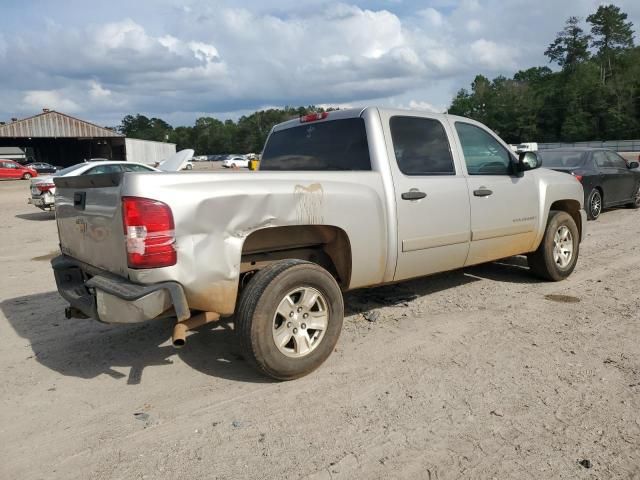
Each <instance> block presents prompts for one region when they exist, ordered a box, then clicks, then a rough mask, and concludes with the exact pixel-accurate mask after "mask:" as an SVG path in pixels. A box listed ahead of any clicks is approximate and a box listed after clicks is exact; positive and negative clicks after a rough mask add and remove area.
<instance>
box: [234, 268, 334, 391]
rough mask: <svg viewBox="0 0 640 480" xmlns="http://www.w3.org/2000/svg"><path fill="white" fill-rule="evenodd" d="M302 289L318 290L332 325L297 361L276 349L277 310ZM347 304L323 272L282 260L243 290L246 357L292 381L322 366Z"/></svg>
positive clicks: (240, 313) (240, 328) (241, 330)
mask: <svg viewBox="0 0 640 480" xmlns="http://www.w3.org/2000/svg"><path fill="white" fill-rule="evenodd" d="M298 288H311V289H314V290H315V291H317V292H319V293H320V294H321V295H322V297H323V299H324V302H325V305H326V311H327V313H328V321H327V326H326V329H324V334H323V336H322V337H321V338H320V340H319V342H318V343H317V345H316V346H315V347H313V349H312V350H311V351H310V352H309V353H308V354H306V355H305V356H302V357H299V358H292V357H290V356H287V355H286V354H285V353H283V352H282V351H281V349H280V348H279V347H278V346H277V345H276V343H275V340H274V333H273V328H274V323H275V322H276V319H277V318H281V317H276V310H277V309H278V306H279V305H281V302H282V301H284V299H285V298H286V297H287V295H288V293H289V292H291V291H293V290H295V289H298ZM343 317H344V303H343V298H342V292H341V291H340V287H339V286H338V284H337V283H336V280H335V279H334V278H333V276H332V275H331V274H330V273H329V272H327V271H326V270H325V269H324V268H322V267H320V266H318V265H316V264H314V263H311V262H306V261H303V260H295V259H291V260H283V261H281V262H276V263H273V264H271V265H269V266H267V267H265V268H264V269H262V270H260V271H259V272H258V273H256V274H255V275H254V276H253V278H251V280H250V281H249V283H248V285H247V286H246V287H245V289H244V290H243V292H242V294H241V297H240V301H239V305H238V309H237V312H236V320H235V322H236V324H235V329H236V332H237V334H238V336H239V340H240V344H241V346H242V349H243V351H244V354H245V356H246V358H247V359H248V360H249V361H250V362H251V363H253V364H254V366H255V367H256V368H257V369H258V370H259V371H261V372H262V373H264V374H266V375H268V376H270V377H272V378H275V379H277V380H292V379H295V378H299V377H302V376H304V375H307V374H308V373H310V372H312V371H313V370H315V369H316V368H318V367H319V366H320V365H322V363H323V362H324V361H325V360H326V359H327V358H328V357H329V355H331V352H332V351H333V349H334V347H335V345H336V342H337V341H338V338H339V337H340V331H341V330H342V320H343Z"/></svg>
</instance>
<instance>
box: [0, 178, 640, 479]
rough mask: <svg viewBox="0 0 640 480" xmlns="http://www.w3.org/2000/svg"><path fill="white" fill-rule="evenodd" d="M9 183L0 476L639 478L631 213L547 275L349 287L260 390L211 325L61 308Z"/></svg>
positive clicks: (16, 185)
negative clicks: (291, 374)
mask: <svg viewBox="0 0 640 480" xmlns="http://www.w3.org/2000/svg"><path fill="white" fill-rule="evenodd" d="M27 195H28V185H27V183H26V182H22V181H7V182H0V200H1V201H2V206H3V208H2V211H1V212H0V234H1V238H2V241H3V247H2V250H1V253H0V262H1V263H0V264H1V265H2V272H3V275H2V276H1V278H0V282H1V283H0V285H1V288H0V338H1V339H2V346H1V347H0V372H1V378H2V382H1V383H0V407H1V408H0V412H1V413H0V444H1V445H2V450H1V453H0V478H2V479H5V478H6V479H21V480H26V479H57V478H59V479H65V480H66V479H69V480H71V479H88V478H91V479H127V480H129V479H142V478H148V479H185V478H220V479H237V478H261V479H266V478H311V479H354V478H363V479H376V478H385V479H386V478H412V479H413V478H425V479H448V478H535V479H539V478H607V479H608V478H638V479H640V408H639V407H640V345H639V342H638V338H640V322H639V320H640V313H639V312H640V294H639V293H638V285H639V284H640V269H639V268H638V267H639V264H640V259H639V257H638V253H639V247H638V234H639V233H640V223H639V222H638V220H639V218H640V217H639V215H640V213H638V212H636V211H632V210H626V209H619V210H613V211H608V212H605V213H604V214H603V215H602V217H601V218H600V219H599V220H598V221H597V222H590V223H589V224H588V227H589V234H588V236H587V238H586V239H585V241H584V243H583V244H582V251H581V257H580V260H579V262H578V266H577V268H576V271H575V272H574V274H573V275H572V276H571V277H570V279H568V280H567V281H564V282H561V283H545V282H540V281H538V280H536V279H533V278H532V277H531V276H529V274H528V271H527V268H526V266H525V265H526V264H525V263H524V262H523V260H522V259H521V258H512V259H508V260H505V261H501V262H496V263H492V264H488V265H483V266H479V267H474V268H468V269H464V270H460V271H455V272H451V273H447V274H442V275H437V276H433V277H430V278H425V279H421V280H417V281H412V282H408V283H403V284H400V285H395V286H387V287H381V288H378V289H372V290H366V291H358V292H352V293H349V294H347V296H346V307H347V317H346V319H345V327H344V331H343V334H342V337H341V339H340V341H339V342H338V346H337V350H336V352H335V353H334V354H333V355H332V356H331V358H330V359H329V360H328V361H327V363H326V364H325V365H324V366H323V367H322V368H321V369H320V370H318V371H317V372H315V373H313V374H312V375H310V376H308V377H305V378H303V379H300V380H296V381H293V382H287V383H276V382H271V381H269V380H268V379H266V378H263V377H261V376H259V375H258V374H256V373H255V372H254V371H253V370H252V369H250V368H249V367H248V365H247V364H246V362H245V361H243V359H242V357H241V355H240V354H239V350H238V346H237V344H236V342H235V340H234V337H233V335H232V331H231V329H230V326H229V324H227V323H224V324H221V325H216V326H214V327H211V326H205V327H203V328H201V329H200V330H199V331H196V332H194V333H192V334H191V335H190V337H189V339H188V343H187V346H186V348H184V349H182V350H174V349H173V348H172V347H171V345H170V342H169V336H170V333H171V324H170V322H155V323H153V322H152V323H149V324H144V325H138V326H109V325H102V324H100V323H97V322H95V321H90V320H66V319H65V318H64V314H63V311H64V306H65V303H64V302H63V301H62V299H61V298H60V297H59V296H58V295H57V293H56V291H55V285H54V281H53V278H52V274H51V271H50V267H49V259H50V258H51V257H52V256H53V255H55V254H56V248H57V236H56V226H55V221H54V219H53V215H52V214H49V213H41V212H39V211H38V210H36V209H35V208H34V207H32V206H31V205H27V204H26V198H27ZM367 318H368V319H369V320H367ZM370 320H374V321H370Z"/></svg>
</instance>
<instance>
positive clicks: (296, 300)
mask: <svg viewBox="0 0 640 480" xmlns="http://www.w3.org/2000/svg"><path fill="white" fill-rule="evenodd" d="M328 325H329V310H328V308H327V301H326V299H325V298H324V296H323V295H322V293H320V292H319V291H318V290H316V289H315V288H312V287H299V288H296V289H295V290H292V291H290V292H289V293H287V294H286V295H285V296H284V298H283V299H282V301H281V302H280V304H279V305H278V308H277V310H276V313H275V315H274V316H273V324H272V329H271V330H272V334H273V341H274V342H275V344H276V347H278V350H280V352H281V353H283V354H284V355H286V356H287V357H292V358H300V357H305V356H307V355H309V354H310V353H311V352H313V351H314V350H315V349H316V347H317V346H318V345H320V342H322V338H323V337H324V334H325V332H326V331H327V327H328Z"/></svg>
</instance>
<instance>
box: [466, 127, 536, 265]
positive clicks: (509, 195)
mask: <svg viewBox="0 0 640 480" xmlns="http://www.w3.org/2000/svg"><path fill="white" fill-rule="evenodd" d="M454 128H455V129H456V131H457V132H458V141H459V142H458V143H457V147H458V148H459V149H460V155H461V156H462V158H464V160H465V162H464V164H465V169H466V173H467V182H468V188H469V199H470V203H471V244H470V247H469V255H468V257H467V260H466V262H465V265H474V264H477V263H483V262H488V261H491V260H497V259H499V258H505V257H509V256H512V255H517V254H521V253H525V252H529V251H531V249H532V248H533V245H534V242H535V237H536V235H535V232H536V226H537V223H538V204H539V203H538V202H539V199H538V192H537V189H536V186H535V181H534V176H535V171H531V172H525V173H524V174H519V175H512V174H511V171H512V169H513V165H512V164H513V162H514V161H515V159H514V158H513V157H512V155H511V153H510V152H509V151H508V149H507V148H506V147H505V146H504V145H503V144H502V143H501V142H500V141H499V140H498V139H497V138H495V137H494V136H493V134H491V133H490V132H489V131H488V130H485V129H484V128H482V127H480V126H479V125H475V124H471V123H466V122H455V125H454Z"/></svg>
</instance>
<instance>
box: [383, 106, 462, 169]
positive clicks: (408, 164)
mask: <svg viewBox="0 0 640 480" xmlns="http://www.w3.org/2000/svg"><path fill="white" fill-rule="evenodd" d="M389 127H390V129H391V138H392V140H393V150H394V152H395V156H396V161H397V162H398V168H399V169H400V171H401V172H402V173H404V174H405V175H455V174H456V170H455V167H454V165H453V157H452V155H451V148H450V145H449V140H448V139H447V134H446V132H445V130H444V127H443V126H442V123H440V122H439V121H438V120H434V119H432V118H420V117H391V120H390V121H389Z"/></svg>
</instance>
